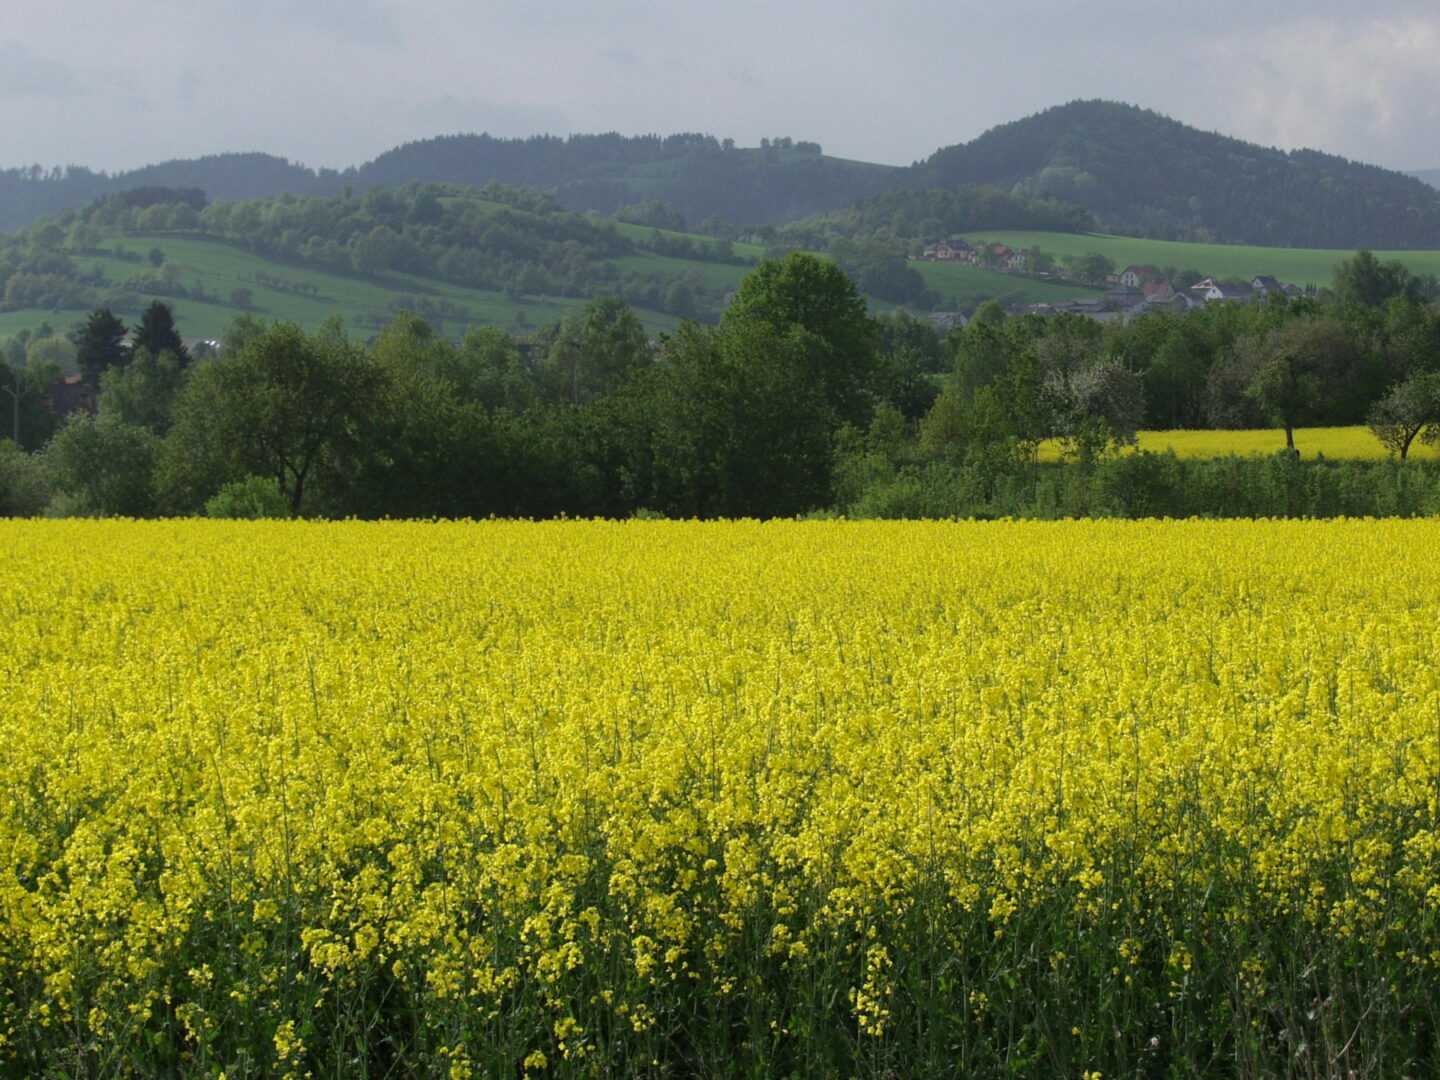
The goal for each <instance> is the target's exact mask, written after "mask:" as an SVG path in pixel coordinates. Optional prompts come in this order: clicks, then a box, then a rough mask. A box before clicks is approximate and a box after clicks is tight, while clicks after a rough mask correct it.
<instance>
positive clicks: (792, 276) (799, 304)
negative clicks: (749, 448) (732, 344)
mask: <svg viewBox="0 0 1440 1080" xmlns="http://www.w3.org/2000/svg"><path fill="white" fill-rule="evenodd" d="M756 325H763V326H765V327H768V328H769V329H770V330H772V331H774V332H775V333H776V334H778V335H781V336H784V335H787V334H789V333H790V332H791V331H792V330H795V329H799V330H803V331H804V332H805V333H806V334H808V335H811V336H812V337H813V338H814V341H813V342H812V344H811V345H810V346H808V347H807V348H805V349H803V350H801V353H799V354H792V358H794V357H797V356H798V355H801V354H804V355H806V356H808V357H809V358H810V359H809V360H808V366H809V370H808V371H806V372H805V375H806V376H807V378H808V379H809V380H810V383H811V385H812V386H813V387H814V388H815V389H816V390H817V391H818V393H819V394H820V397H821V400H823V401H824V402H825V404H826V406H827V407H828V408H829V409H830V410H831V412H832V413H833V415H834V417H835V418H837V420H839V421H849V422H850V423H855V424H862V423H866V422H868V419H869V417H868V412H869V405H868V402H867V400H866V395H865V390H866V388H867V387H868V386H869V384H870V381H871V380H872V378H873V377H874V374H875V370H876V356H875V346H876V343H877V341H878V339H879V328H878V327H877V326H876V324H875V322H874V321H873V320H872V319H871V318H870V317H869V314H868V313H867V311H866V307H865V299H864V297H862V296H861V295H860V293H859V291H858V290H857V289H856V288H855V285H854V283H853V282H851V281H850V279H849V278H848V277H846V276H845V274H844V272H843V271H842V270H841V269H840V268H839V267H838V266H836V265H835V264H834V263H831V262H826V261H825V260H822V259H819V258H816V257H815V256H813V255H807V254H804V253H801V252H795V253H793V254H790V255H787V256H786V257H785V258H784V259H781V260H778V261H775V260H767V261H766V262H763V263H761V264H760V266H758V267H757V268H756V269H755V270H753V271H752V272H751V273H750V274H749V275H747V276H746V278H745V280H744V281H743V282H741V284H740V289H739V291H738V292H737V293H736V295H735V299H734V300H733V301H732V302H731V304H730V306H729V307H728V308H726V310H725V315H724V318H723V320H722V323H721V326H722V328H724V329H727V330H738V329H742V328H745V327H750V326H756Z"/></svg>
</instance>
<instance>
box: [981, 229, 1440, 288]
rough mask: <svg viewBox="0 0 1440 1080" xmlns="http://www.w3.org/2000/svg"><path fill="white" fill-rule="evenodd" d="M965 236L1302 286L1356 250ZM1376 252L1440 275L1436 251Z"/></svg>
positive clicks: (1083, 236) (1011, 233)
mask: <svg viewBox="0 0 1440 1080" xmlns="http://www.w3.org/2000/svg"><path fill="white" fill-rule="evenodd" d="M965 239H967V240H970V241H972V242H974V241H976V240H988V241H991V242H993V243H998V244H1007V245H1009V246H1010V247H1012V248H1029V249H1031V250H1034V249H1036V248H1040V249H1041V250H1044V251H1047V252H1049V253H1050V254H1051V255H1054V256H1055V257H1056V258H1059V257H1061V256H1064V255H1084V254H1087V253H1088V252H1092V251H1095V252H1099V253H1100V254H1101V255H1104V256H1105V257H1106V258H1108V259H1110V260H1112V261H1113V262H1114V263H1115V265H1116V267H1117V268H1123V267H1126V266H1131V265H1148V266H1154V267H1157V268H1160V267H1167V266H1173V267H1175V268H1176V269H1179V270H1198V271H1199V272H1200V273H1202V274H1205V275H1207V276H1214V277H1221V278H1223V277H1242V278H1251V277H1254V276H1256V275H1257V274H1271V275H1273V276H1275V277H1277V278H1279V279H1280V280H1281V281H1286V282H1292V283H1294V284H1296V285H1299V286H1301V287H1304V286H1305V285H1307V284H1313V285H1328V284H1330V280H1331V278H1332V277H1333V276H1334V273H1335V267H1336V266H1337V265H1338V264H1339V263H1340V262H1342V261H1343V260H1345V259H1348V258H1349V257H1350V256H1352V255H1354V254H1355V253H1354V252H1353V251H1329V250H1323V249H1311V248H1269V247H1247V246H1243V245H1239V244H1190V243H1181V242H1179V241H1174V240H1141V239H1136V238H1134V237H1129V236H1106V235H1103V234H1101V233H1052V232H1026V231H1023V230H1008V229H998V230H996V231H994V232H984V233H979V232H977V233H970V234H968V235H967V236H966V237H965ZM1375 255H1376V257H1378V258H1380V259H1381V260H1389V259H1399V260H1400V261H1401V262H1403V263H1404V264H1405V265H1406V266H1408V267H1409V268H1410V270H1411V271H1412V272H1414V273H1416V274H1437V275H1440V251H1377V252H1375ZM1072 295H1073V292H1072Z"/></svg>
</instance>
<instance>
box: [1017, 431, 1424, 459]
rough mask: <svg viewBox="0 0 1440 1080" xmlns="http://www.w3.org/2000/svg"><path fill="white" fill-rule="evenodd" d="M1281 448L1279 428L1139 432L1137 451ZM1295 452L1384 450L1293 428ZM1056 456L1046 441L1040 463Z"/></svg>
mask: <svg viewBox="0 0 1440 1080" xmlns="http://www.w3.org/2000/svg"><path fill="white" fill-rule="evenodd" d="M1284 448H1285V432H1284V431H1282V430H1281V429H1279V428H1263V429H1261V430H1258V431H1142V432H1140V445H1139V447H1138V448H1137V449H1140V450H1150V451H1154V452H1156V453H1163V452H1164V451H1166V450H1174V451H1175V454H1176V456H1177V457H1183V458H1211V457H1226V456H1227V455H1229V454H1239V455H1242V456H1244V455H1248V454H1273V453H1275V452H1276V451H1277V450H1283V449H1284ZM1295 449H1297V450H1299V451H1300V456H1301V457H1302V458H1314V457H1316V456H1318V455H1320V454H1324V455H1325V456H1326V457H1327V458H1332V459H1348V460H1351V461H1379V460H1381V459H1383V458H1384V457H1386V456H1387V455H1386V451H1385V448H1384V447H1383V446H1381V445H1380V442H1379V440H1378V439H1376V438H1375V436H1374V435H1372V434H1371V433H1370V429H1369V428H1367V427H1363V426H1359V425H1357V426H1355V427H1317V428H1297V429H1296V431H1295ZM1059 456H1060V448H1059V444H1058V443H1056V442H1053V441H1051V442H1048V443H1045V444H1044V445H1042V446H1041V448H1040V460H1041V461H1055V460H1057V459H1058V458H1059ZM1410 457H1412V458H1415V459H1419V460H1426V461H1434V460H1435V459H1436V458H1437V457H1440V452H1437V450H1436V448H1435V447H1432V446H1426V445H1425V444H1423V443H1421V442H1420V441H1419V440H1418V439H1417V440H1416V442H1415V444H1414V445H1413V446H1411V447H1410Z"/></svg>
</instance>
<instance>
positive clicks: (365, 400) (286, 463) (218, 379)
mask: <svg viewBox="0 0 1440 1080" xmlns="http://www.w3.org/2000/svg"><path fill="white" fill-rule="evenodd" d="M387 381H388V376H387V373H386V370H385V369H384V368H383V367H382V366H381V365H379V364H378V363H377V362H376V361H375V360H373V359H372V358H371V357H369V356H367V355H366V354H365V353H363V352H362V351H361V350H360V349H358V348H356V347H354V346H352V345H351V344H349V343H348V342H347V341H345V340H343V339H337V338H335V337H333V336H327V335H324V334H317V335H313V336H311V335H306V334H305V333H304V332H303V331H302V330H301V329H300V328H299V327H298V326H296V325H295V324H294V323H275V324H272V325H270V326H268V327H266V328H265V329H264V330H262V331H260V332H259V333H258V334H256V335H255V336H254V337H252V338H250V340H249V341H247V342H246V343H245V345H244V346H243V347H241V348H240V349H238V350H235V351H233V352H231V351H227V352H226V354H225V355H224V356H222V357H220V358H219V359H216V360H210V361H205V362H203V363H201V364H199V365H197V366H196V368H195V370H194V371H193V373H192V374H191V375H190V378H189V381H188V382H187V383H186V385H185V387H184V389H183V390H182V391H181V394H180V397H179V400H178V402H177V403H176V406H175V425H174V429H173V430H172V432H171V434H170V437H169V438H168V439H167V440H166V442H165V456H164V461H163V462H162V466H161V483H162V487H163V489H164V490H165V492H166V495H167V499H168V500H169V501H170V502H171V503H173V504H175V505H176V506H177V507H178V508H182V509H198V508H199V507H200V506H201V505H203V504H204V502H205V500H206V499H208V498H209V497H210V496H211V495H213V494H214V493H215V492H217V491H218V490H219V488H220V487H221V486H222V485H223V484H224V483H226V482H227V481H230V480H237V479H241V478H243V477H244V476H246V475H250V474H254V475H259V476H268V477H273V478H274V479H275V482H276V484H277V486H278V487H279V489H280V491H281V492H283V493H284V495H285V497H286V500H287V502H288V505H289V509H290V513H291V514H299V513H301V512H302V511H304V510H307V509H309V504H307V502H306V491H307V488H308V486H310V484H311V481H312V480H314V479H315V478H316V477H317V476H318V477H320V478H321V480H322V481H323V480H324V479H326V478H327V477H326V474H331V475H344V474H346V473H347V472H349V471H351V470H353V468H354V465H355V462H356V461H357V460H358V459H359V458H360V457H361V456H362V455H363V454H364V453H365V451H366V447H367V441H368V435H369V433H370V429H371V428H372V427H373V426H374V425H375V424H376V423H377V422H378V421H379V420H380V419H381V416H382V412H381V408H382V404H383V400H384V390H385V387H386V385H387Z"/></svg>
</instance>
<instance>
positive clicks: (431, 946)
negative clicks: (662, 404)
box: [0, 520, 1440, 1078]
mask: <svg viewBox="0 0 1440 1080" xmlns="http://www.w3.org/2000/svg"><path fill="white" fill-rule="evenodd" d="M1437 549H1440V522H1437V521H1434V520H1419V521H1384V522H1377V521H1344V520H1340V521H1330V522H1266V521H1255V522H1201V521H1192V522H1093V521H1080V522H1067V523H1016V522H997V523H989V524H967V523H920V522H873V523H872V522H864V523H847V522H772V523H767V524H760V523H754V522H737V523H685V522H553V523H538V524H537V523H503V522H481V523H453V524H452V523H439V524H421V523H354V522H350V523H332V524H324V523H279V522H276V523H254V524H251V523H222V522H199V521H191V522H145V523H141V522H45V521H36V522H9V523H5V524H3V525H0V615H3V618H0V666H3V676H4V686H5V694H4V697H3V699H0V786H3V792H4V798H3V800H0V860H3V865H0V1070H5V1071H8V1072H10V1073H13V1074H15V1075H24V1074H27V1073H31V1072H39V1071H43V1070H45V1069H52V1068H53V1069H55V1070H56V1071H57V1072H59V1071H65V1072H67V1073H69V1074H73V1075H146V1074H157V1073H162V1072H164V1073H171V1074H190V1075H207V1076H218V1075H220V1073H221V1072H224V1074H225V1075H226V1076H228V1077H231V1078H234V1077H238V1076H250V1075H253V1076H261V1075H281V1074H290V1075H295V1076H304V1075H311V1074H313V1075H315V1076H320V1075H346V1076H353V1075H387V1074H389V1075H451V1076H456V1077H460V1076H467V1075H493V1076H515V1075H517V1074H518V1073H520V1072H526V1071H528V1072H530V1073H534V1074H542V1073H547V1074H556V1075H635V1074H644V1073H651V1074H654V1075H685V1074H688V1073H706V1074H709V1075H716V1074H727V1073H739V1072H744V1073H746V1074H747V1075H775V1074H780V1073H796V1074H801V1075H939V1074H944V1073H947V1072H949V1073H952V1074H954V1075H970V1076H978V1075H992V1074H993V1075H1001V1074H1005V1075H1034V1076H1057V1075H1069V1076H1079V1075H1081V1074H1082V1072H1088V1071H1095V1072H1099V1073H1103V1075H1105V1076H1107V1077H1111V1076H1117V1075H1137V1076H1138V1075H1191V1074H1192V1072H1193V1073H1195V1074H1198V1073H1199V1072H1202V1071H1204V1070H1205V1069H1206V1068H1211V1069H1218V1070H1219V1072H1221V1073H1224V1074H1225V1075H1283V1074H1284V1073H1285V1070H1286V1068H1290V1067H1293V1068H1294V1069H1295V1071H1296V1075H1331V1074H1329V1073H1325V1072H1324V1071H1323V1069H1321V1068H1319V1067H1320V1066H1321V1065H1323V1064H1324V1062H1325V1061H1326V1060H1331V1061H1336V1062H1339V1063H1340V1064H1341V1065H1344V1064H1345V1063H1347V1062H1350V1063H1352V1064H1353V1063H1355V1062H1357V1061H1359V1060H1360V1059H1359V1057H1358V1056H1359V1055H1368V1056H1366V1057H1365V1058H1364V1060H1363V1062H1361V1063H1362V1064H1367V1066H1373V1067H1375V1068H1378V1069H1380V1070H1381V1071H1380V1072H1378V1073H1376V1074H1375V1075H1386V1074H1389V1075H1400V1071H1398V1070H1400V1069H1401V1068H1402V1067H1411V1066H1412V1065H1413V1063H1414V1062H1416V1061H1423V1060H1425V1057H1424V1056H1425V1054H1427V1053H1433V1052H1434V1049H1433V1040H1432V1041H1431V1043H1429V1044H1426V1043H1424V1042H1423V1041H1417V1040H1420V1039H1421V1036H1419V1035H1417V1034H1415V1033H1416V1032H1418V1031H1420V1029H1421V1028H1422V1027H1424V1026H1425V1025H1427V1024H1429V1025H1430V1026H1431V1029H1432V1030H1433V1024H1432V1023H1431V1021H1432V1020H1433V1017H1431V1015H1430V1011H1431V1010H1433V1009H1434V1008H1435V1007H1436V1006H1435V1005H1434V1004H1432V1003H1433V1002H1436V1001H1440V995H1436V994H1435V993H1434V990H1435V987H1436V979H1435V973H1436V969H1437V965H1440V925H1437V924H1440V920H1437V913H1440V904H1437V900H1440V865H1437V852H1440V833H1437V831H1436V828H1437V825H1436V819H1437V813H1440V806H1437V792H1440V668H1437V665H1436V662H1435V658H1436V655H1437V646H1440V564H1437V561H1436V559H1435V556H1434V553H1435V552H1436V550H1437ZM1347 1038H1348V1040H1349V1041H1348V1042H1347ZM1427 1046H1429V1049H1428V1050H1427V1049H1426V1047H1427ZM1147 1055H1148V1056H1147ZM1386 1055H1391V1056H1390V1057H1386ZM1276 1062H1279V1063H1280V1065H1279V1066H1276V1065H1275V1063H1276ZM1207 1063H1208V1064H1207ZM1287 1063H1288V1064H1287ZM1164 1068H1168V1069H1170V1070H1172V1071H1171V1072H1168V1073H1167V1072H1164V1071H1163V1069H1164ZM1390 1068H1394V1069H1395V1070H1397V1071H1393V1072H1390V1071H1388V1070H1389V1069H1390ZM1155 1069H1161V1070H1162V1071H1153V1070H1155ZM1147 1070H1152V1071H1147ZM1306 1070H1310V1071H1306ZM1340 1074H1341V1073H1334V1074H1333V1075H1340ZM1419 1074H1420V1073H1418V1072H1417V1073H1412V1075H1419Z"/></svg>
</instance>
